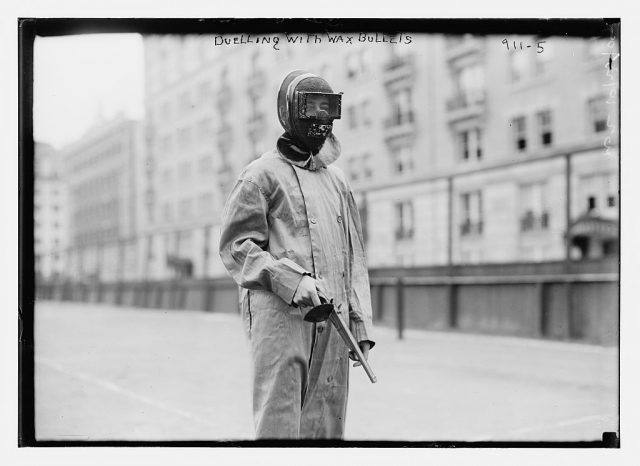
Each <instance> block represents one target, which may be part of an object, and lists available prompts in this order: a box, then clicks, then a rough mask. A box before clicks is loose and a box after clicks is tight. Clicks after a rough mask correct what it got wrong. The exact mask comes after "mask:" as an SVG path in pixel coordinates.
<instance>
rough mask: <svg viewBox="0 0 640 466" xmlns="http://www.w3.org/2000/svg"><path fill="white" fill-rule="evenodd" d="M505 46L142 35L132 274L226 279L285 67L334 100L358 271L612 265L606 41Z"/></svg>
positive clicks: (271, 134) (612, 152)
mask: <svg viewBox="0 0 640 466" xmlns="http://www.w3.org/2000/svg"><path fill="white" fill-rule="evenodd" d="M503 39H504V38H503V37H497V36H484V37H472V36H463V37H462V36H461V37H446V36H442V35H413V36H412V40H411V41H410V43H408V41H406V40H405V41H402V40H398V41H396V42H398V43H395V44H391V43H389V42H383V43H381V42H360V41H358V40H356V42H355V43H353V44H350V45H338V44H332V43H329V42H328V40H327V38H326V37H324V39H323V40H321V43H313V42H316V41H311V42H312V43H309V44H306V43H305V44H300V43H296V44H288V43H287V42H286V41H285V40H284V37H283V38H282V40H281V41H280V44H279V50H276V49H275V48H274V47H272V46H271V45H269V44H266V45H265V44H260V45H257V44H255V43H254V44H244V45H228V46H216V45H214V41H213V38H212V37H204V36H197V37H196V36H193V37H188V36H187V37H178V36H148V37H146V38H145V76H146V78H145V83H146V88H145V89H146V90H145V108H146V119H145V125H146V127H145V135H146V143H147V144H146V150H147V155H146V157H147V159H146V162H145V165H146V167H147V170H146V171H145V173H146V176H147V179H148V184H149V190H148V192H147V193H146V196H145V203H144V215H143V217H144V218H145V219H146V221H147V227H145V230H144V231H145V233H144V239H143V244H144V247H143V248H142V250H143V251H144V252H143V253H142V255H141V260H142V263H143V264H145V265H144V266H143V267H144V270H145V273H144V274H145V276H147V277H150V278H168V277H172V276H178V275H185V274H186V275H193V276H198V277H210V276H222V275H224V274H225V271H224V267H223V266H222V264H221V263H220V259H219V257H218V254H217V243H218V234H219V225H220V217H221V210H222V206H223V204H224V200H225V197H226V194H227V193H228V192H229V190H230V189H231V186H232V184H233V182H234V180H235V178H236V177H237V175H238V174H239V173H240V170H241V169H242V167H243V166H244V165H246V164H247V163H248V162H249V161H250V160H252V159H253V158H255V157H256V156H258V155H260V154H261V153H262V152H264V151H266V150H269V149H271V148H272V147H274V145H275V141H276V139H277V137H278V136H279V134H281V132H282V129H281V128H280V126H279V124H278V120H277V116H276V92H277V89H278V86H279V84H280V82H281V80H282V79H283V78H284V76H285V75H286V74H287V72H289V71H290V70H292V69H306V70H309V71H312V72H316V73H318V74H320V75H322V76H324V77H326V78H327V80H328V81H329V82H330V83H331V85H332V86H333V88H334V91H336V92H339V91H342V92H344V96H343V105H342V119H341V120H340V121H337V122H335V124H334V132H335V134H336V135H337V136H338V138H339V139H340V140H341V142H342V147H343V155H342V157H341V158H340V159H339V160H338V162H337V165H338V166H340V167H341V168H342V169H343V170H344V171H345V172H346V173H347V174H348V175H349V178H350V180H351V183H352V186H353V188H354V190H355V192H356V197H357V200H358V203H359V205H360V208H361V212H362V216H363V218H364V224H365V230H366V231H365V233H366V240H367V245H368V259H369V265H370V266H371V267H383V266H397V265H401V266H428V265H447V264H460V263H478V262H513V261H546V260H562V259H565V258H567V257H571V258H578V257H598V256H602V255H606V254H615V253H616V252H617V251H616V244H617V241H616V240H617V215H618V209H617V204H618V184H619V182H618V166H619V164H618V155H619V154H618V140H617V134H618V131H617V128H618V124H619V123H618V95H617V89H618V87H617V86H618V78H617V71H616V69H615V66H614V67H613V68H612V69H608V68H605V65H608V64H609V59H608V58H609V56H608V53H609V52H610V51H612V50H614V49H615V50H617V44H616V43H615V42H609V41H607V40H600V39H594V40H585V39H571V38H559V37H547V38H539V37H510V38H509V42H508V43H507V44H505V43H504V41H503ZM513 41H515V43H516V44H517V47H515V48H514V47H513V46H509V48H507V45H509V43H511V42H513ZM520 43H522V44H523V47H522V48H520V45H519V44H520ZM512 45H513V44H512ZM528 46H530V47H528ZM614 65H615V63H614ZM605 146H606V147H605Z"/></svg>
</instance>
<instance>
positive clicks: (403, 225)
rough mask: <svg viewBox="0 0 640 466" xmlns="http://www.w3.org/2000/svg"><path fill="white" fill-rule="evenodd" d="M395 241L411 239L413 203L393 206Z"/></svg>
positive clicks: (407, 202)
mask: <svg viewBox="0 0 640 466" xmlns="http://www.w3.org/2000/svg"><path fill="white" fill-rule="evenodd" d="M395 216H396V239H408V238H412V237H413V202H412V201H403V202H398V203H396V205H395Z"/></svg>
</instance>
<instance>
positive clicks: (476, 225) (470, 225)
mask: <svg viewBox="0 0 640 466" xmlns="http://www.w3.org/2000/svg"><path fill="white" fill-rule="evenodd" d="M482 229H483V223H482V221H478V222H472V221H471V220H466V221H464V222H463V223H461V224H460V235H462V236H471V235H481V234H482Z"/></svg>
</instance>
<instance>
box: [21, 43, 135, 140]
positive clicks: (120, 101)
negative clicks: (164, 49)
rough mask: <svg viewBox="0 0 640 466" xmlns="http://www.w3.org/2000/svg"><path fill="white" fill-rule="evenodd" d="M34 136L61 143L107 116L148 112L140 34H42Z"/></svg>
mask: <svg viewBox="0 0 640 466" xmlns="http://www.w3.org/2000/svg"><path fill="white" fill-rule="evenodd" d="M33 63H34V75H33V79H34V82H33V92H34V97H33V124H34V129H33V133H34V140H35V141H37V142H45V143H48V144H51V145H52V146H54V147H55V148H56V149H60V148H62V147H64V146H65V145H67V144H70V143H72V142H74V141H75V140H77V139H78V138H79V137H81V136H82V135H83V134H84V133H85V132H86V130H88V129H89V128H90V127H91V126H93V125H95V124H96V123H98V122H99V121H100V117H101V116H102V118H103V119H109V118H111V117H114V116H116V115H117V114H118V113H120V112H122V113H123V114H124V115H125V116H128V117H131V118H141V117H142V115H143V94H144V54H143V45H142V37H141V36H140V35H139V34H82V35H73V36H61V37H37V38H36V41H35V45H34V61H33Z"/></svg>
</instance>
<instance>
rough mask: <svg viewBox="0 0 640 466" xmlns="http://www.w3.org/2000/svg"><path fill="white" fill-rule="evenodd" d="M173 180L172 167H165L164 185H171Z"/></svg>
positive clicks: (163, 174)
mask: <svg viewBox="0 0 640 466" xmlns="http://www.w3.org/2000/svg"><path fill="white" fill-rule="evenodd" d="M172 182H173V180H172V176H171V169H170V168H165V169H164V170H163V171H162V184H163V185H164V186H171V183H172Z"/></svg>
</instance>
